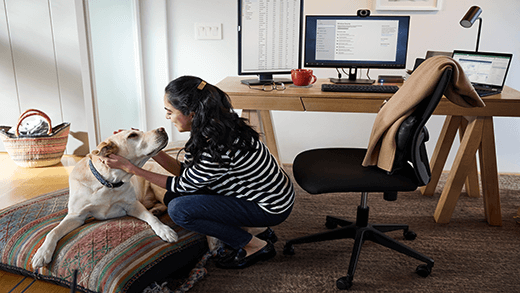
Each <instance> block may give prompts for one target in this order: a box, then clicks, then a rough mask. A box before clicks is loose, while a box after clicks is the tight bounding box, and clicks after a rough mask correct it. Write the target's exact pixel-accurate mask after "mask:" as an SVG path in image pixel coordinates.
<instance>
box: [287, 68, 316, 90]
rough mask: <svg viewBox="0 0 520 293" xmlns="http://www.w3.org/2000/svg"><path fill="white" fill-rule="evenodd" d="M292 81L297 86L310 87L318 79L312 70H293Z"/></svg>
mask: <svg viewBox="0 0 520 293" xmlns="http://www.w3.org/2000/svg"><path fill="white" fill-rule="evenodd" d="M291 79H292V81H293V84H294V85H296V86H308V85H309V84H313V83H315V82H316V80H317V78H316V76H315V75H313V74H312V70H310V69H293V70H291Z"/></svg>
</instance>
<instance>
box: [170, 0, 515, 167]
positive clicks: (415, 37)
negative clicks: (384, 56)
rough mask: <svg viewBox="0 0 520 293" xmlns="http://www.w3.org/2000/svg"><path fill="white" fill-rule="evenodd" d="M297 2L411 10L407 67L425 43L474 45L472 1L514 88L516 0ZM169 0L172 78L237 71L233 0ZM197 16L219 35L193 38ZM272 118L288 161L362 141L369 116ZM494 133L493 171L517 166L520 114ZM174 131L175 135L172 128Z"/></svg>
mask: <svg viewBox="0 0 520 293" xmlns="http://www.w3.org/2000/svg"><path fill="white" fill-rule="evenodd" d="M304 2H305V3H304V5H305V6H304V8H305V13H306V14H355V13H356V11H357V10H358V9H361V8H368V9H370V10H371V11H372V14H374V15H375V14H399V15H403V14H404V15H411V31H410V42H409V50H408V60H407V64H408V66H407V67H408V68H409V69H411V68H412V67H413V64H414V60H415V58H418V57H424V56H425V54H426V51H427V50H436V51H452V50H454V49H466V50H473V49H474V48H475V41H476V34H477V26H474V27H473V28H471V29H464V28H462V27H461V26H460V25H459V21H460V19H461V18H462V16H463V15H464V14H465V13H466V11H467V9H468V8H469V7H471V6H473V5H478V6H480V7H481V8H482V9H483V13H482V15H481V17H482V18H483V26H482V34H481V41H480V50H481V51H499V52H512V53H513V55H514V57H513V63H512V65H511V70H510V72H509V75H508V78H507V82H506V85H508V86H510V87H513V88H515V89H517V90H520V30H518V24H519V20H518V19H520V1H517V0H502V1H493V0H473V1H469V0H457V1H449V0H444V1H443V3H442V8H441V10H440V11H435V12H432V11H429V12H410V11H399V12H395V11H393V12H388V11H375V1H370V0H349V1H345V0H305V1H304ZM168 4H169V5H168V11H169V14H170V15H171V16H172V17H170V18H169V24H168V33H169V38H170V46H171V48H170V52H171V54H172V58H171V59H170V70H171V72H172V78H175V77H178V76H181V75H185V74H190V75H197V76H200V77H202V78H204V79H206V80H207V81H209V82H210V83H218V82H219V81H220V80H222V79H223V78H225V77H226V76H236V75H237V68H238V65H237V46H238V45H237V34H236V26H237V1H236V0H222V1H204V0H192V1H183V0H173V1H169V2H168ZM197 22H218V23H222V24H223V29H222V31H223V39H222V40H196V39H195V37H194V23H197ZM314 71H315V73H316V75H317V76H318V77H320V78H327V77H331V76H334V75H335V70H334V69H315V70H314ZM363 74H364V72H363ZM378 74H404V70H393V71H388V70H371V71H370V76H371V77H372V78H375V77H377V75H378ZM273 119H274V127H275V131H276V136H277V140H278V144H279V149H280V154H281V157H282V161H283V162H284V163H290V162H292V160H293V158H294V156H295V155H296V154H297V153H299V152H300V151H302V150H304V149H307V148H312V147H320V146H354V147H363V146H366V144H367V142H368V137H369V133H370V128H371V125H372V122H373V119H374V115H372V114H354V113H352V114H350V113H349V114H345V113H310V112H309V113H301V112H280V111H274V113H273ZM443 121H444V117H443V116H434V117H433V118H432V119H431V120H430V122H429V123H428V128H429V130H430V133H431V141H430V143H429V144H428V148H429V153H430V154H431V153H433V149H434V147H435V143H436V140H437V137H438V135H439V132H440V129H441V127H442V123H443ZM338 125H339V127H338ZM495 135H496V144H497V156H498V168H499V172H514V173H520V156H519V154H520V152H519V151H518V145H520V119H518V118H495ZM174 136H175V137H180V136H178V134H176V133H174ZM454 147H458V145H456V146H454ZM452 159H453V155H452V156H451V158H450V161H449V164H448V165H447V166H446V168H445V169H449V168H450V165H451V160H452Z"/></svg>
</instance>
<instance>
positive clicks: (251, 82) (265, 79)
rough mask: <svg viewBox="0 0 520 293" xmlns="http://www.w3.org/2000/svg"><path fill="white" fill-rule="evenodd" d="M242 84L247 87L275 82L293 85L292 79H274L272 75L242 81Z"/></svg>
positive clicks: (261, 75) (260, 75)
mask: <svg viewBox="0 0 520 293" xmlns="http://www.w3.org/2000/svg"><path fill="white" fill-rule="evenodd" d="M240 82H242V83H243V84H247V85H264V84H272V83H273V82H274V83H276V84H280V83H293V82H292V80H291V79H290V78H273V75H272V74H259V75H258V78H252V79H242V80H241V81H240Z"/></svg>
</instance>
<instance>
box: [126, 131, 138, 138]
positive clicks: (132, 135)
mask: <svg viewBox="0 0 520 293" xmlns="http://www.w3.org/2000/svg"><path fill="white" fill-rule="evenodd" d="M138 136H139V134H137V133H135V132H132V133H130V134H129V135H128V138H136V137H138Z"/></svg>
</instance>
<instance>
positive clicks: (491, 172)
mask: <svg viewBox="0 0 520 293" xmlns="http://www.w3.org/2000/svg"><path fill="white" fill-rule="evenodd" d="M479 155H480V157H479V159H480V172H481V180H482V191H483V198H484V212H485V214H486V220H487V222H488V223H489V224H490V225H494V226H502V212H501V208H500V194H499V188H498V168H497V156H496V148H495V133H494V130H493V117H485V118H484V125H483V129H482V142H481V144H480V149H479Z"/></svg>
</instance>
